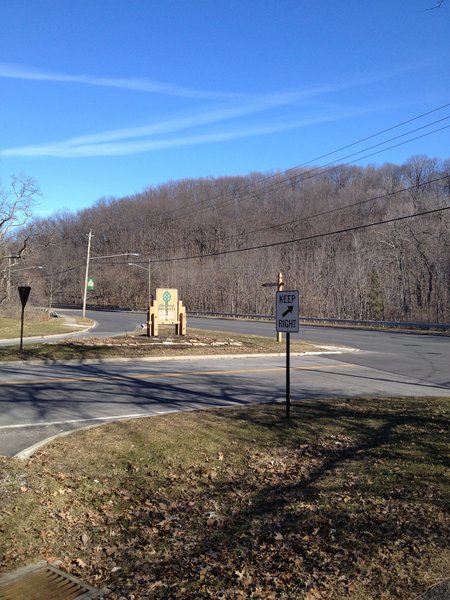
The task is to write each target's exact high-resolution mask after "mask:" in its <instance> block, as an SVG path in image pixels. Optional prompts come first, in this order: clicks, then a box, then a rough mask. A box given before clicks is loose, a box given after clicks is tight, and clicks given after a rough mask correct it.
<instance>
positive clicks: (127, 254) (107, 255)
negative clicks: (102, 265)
mask: <svg viewBox="0 0 450 600" xmlns="http://www.w3.org/2000/svg"><path fill="white" fill-rule="evenodd" d="M117 256H139V253H137V252H125V253H124V254H106V255H105V256H91V257H90V260H96V259H97V258H115V257H117Z"/></svg>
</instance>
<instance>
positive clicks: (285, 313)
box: [282, 305, 294, 317]
mask: <svg viewBox="0 0 450 600" xmlns="http://www.w3.org/2000/svg"><path fill="white" fill-rule="evenodd" d="M293 310H294V305H292V306H288V307H287V309H286V310H285V311H284V313H283V315H282V316H283V317H285V316H286V315H288V314H289V313H291V312H292V311H293Z"/></svg>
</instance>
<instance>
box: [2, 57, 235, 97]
mask: <svg viewBox="0 0 450 600" xmlns="http://www.w3.org/2000/svg"><path fill="white" fill-rule="evenodd" d="M0 77H3V78H8V79H28V80H32V81H53V82H60V83H79V84H84V85H92V86H101V87H112V88H121V89H126V90H133V91H136V92H150V93H152V94H164V95H166V96H177V97H182V98H199V99H202V98H203V99H204V98H211V99H214V98H216V99H220V98H233V97H237V96H238V94H233V93H230V94H228V93H224V92H215V91H208V90H195V89H191V88H186V87H182V86H176V85H171V84H168V83H162V82H159V81H154V80H152V79H147V78H141V77H126V78H125V77H124V78H122V77H118V78H113V77H98V76H95V75H68V74H65V73H53V72H51V71H43V70H39V69H34V68H31V67H27V66H23V65H15V64H9V63H0Z"/></svg>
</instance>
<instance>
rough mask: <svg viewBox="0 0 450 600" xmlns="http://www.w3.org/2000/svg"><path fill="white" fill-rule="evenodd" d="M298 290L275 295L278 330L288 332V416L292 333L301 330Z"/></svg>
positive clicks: (287, 409)
mask: <svg viewBox="0 0 450 600" xmlns="http://www.w3.org/2000/svg"><path fill="white" fill-rule="evenodd" d="M299 302H300V301H299V292H298V290H290V291H288V290H286V291H282V292H280V291H278V292H277V293H276V296H275V321H276V329H277V332H283V331H284V332H285V333H286V418H287V419H289V418H290V416H291V333H298V331H299V318H300V307H299Z"/></svg>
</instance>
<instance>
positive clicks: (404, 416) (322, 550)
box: [115, 400, 448, 598]
mask: <svg viewBox="0 0 450 600" xmlns="http://www.w3.org/2000/svg"><path fill="white" fill-rule="evenodd" d="M352 402H354V401H352ZM355 404H356V406H355V407H353V406H352V405H350V406H349V405H348V404H347V403H345V402H344V403H342V402H336V401H334V402H311V401H310V402H303V403H301V404H299V405H296V406H295V414H294V419H292V420H291V421H290V422H286V421H285V420H284V422H283V417H282V416H281V414H280V411H279V410H273V409H272V407H265V408H264V410H263V411H262V413H261V411H254V410H245V411H236V410H228V411H222V412H221V416H220V418H221V419H229V420H230V421H233V422H236V421H237V422H239V421H241V422H244V423H246V422H249V421H250V422H251V423H252V425H254V424H255V423H258V424H260V425H262V427H263V428H265V429H269V430H270V431H271V433H273V435H272V436H269V437H268V438H267V440H269V439H270V437H272V441H273V444H274V445H273V450H272V452H271V451H270V450H269V449H268V447H267V445H266V446H265V450H264V451H263V454H264V453H265V454H266V455H267V456H266V459H267V460H265V462H264V461H263V462H262V463H260V464H258V461H259V460H260V458H261V457H260V454H259V453H258V452H257V453H255V454H252V453H251V452H250V453H249V460H250V461H251V460H255V461H256V464H254V465H252V464H250V465H248V467H247V468H245V469H244V468H242V467H239V468H238V469H237V470H236V472H234V473H233V472H232V471H230V470H227V471H225V473H224V475H219V476H218V478H217V480H212V481H210V482H207V483H206V484H205V485H203V487H202V489H201V492H200V491H193V492H192V493H191V494H190V493H189V492H186V493H185V494H182V495H181V496H180V497H178V498H177V499H175V498H173V497H171V493H170V483H168V484H167V485H168V489H167V498H168V500H167V502H165V504H164V506H165V509H164V510H163V511H159V512H158V510H156V512H152V511H150V512H149V511H140V509H139V508H137V513H134V516H136V514H139V517H140V522H139V528H138V530H137V529H136V527H135V528H133V523H132V520H129V518H128V517H126V518H125V519H124V520H123V521H122V520H120V519H119V525H120V526H121V527H122V528H123V529H124V530H125V531H126V530H129V529H130V528H131V529H132V530H133V531H134V535H135V536H136V538H135V540H134V542H133V544H132V545H130V544H129V543H127V542H126V541H124V544H123V553H122V557H121V558H122V561H123V564H125V565H133V569H135V570H134V572H131V571H132V569H131V568H130V567H129V570H128V571H127V569H126V568H125V570H124V573H123V574H121V575H119V576H118V577H117V579H116V580H115V585H117V589H119V590H120V592H121V593H122V594H125V595H126V590H127V586H129V585H131V586H136V587H137V589H139V590H140V591H141V592H142V593H145V590H147V593H148V594H149V595H148V597H149V598H214V597H217V598H219V597H222V598H238V597H249V598H250V597H258V598H282V597H285V598H303V597H304V595H305V594H306V593H307V592H308V590H310V592H311V590H317V593H319V590H320V593H321V594H322V596H313V595H312V596H311V597H318V598H319V597H322V598H337V597H341V598H345V597H351V591H352V589H354V588H355V586H356V587H357V586H363V587H364V588H365V589H366V591H367V593H366V595H365V597H366V598H378V597H380V594H381V593H383V594H385V595H384V596H383V597H386V598H407V597H409V596H411V597H412V595H413V594H414V593H417V592H418V591H420V582H421V577H423V574H421V573H420V572H416V570H415V568H414V565H415V564H416V563H415V562H414V561H416V562H417V561H420V560H421V559H422V558H423V554H424V553H426V552H427V551H429V550H432V549H433V550H435V551H439V550H441V551H444V549H445V548H446V545H447V541H448V540H447V539H446V534H445V530H444V529H443V527H442V521H440V520H439V518H442V515H443V514H444V510H445V509H444V505H445V502H444V500H445V499H444V498H443V497H442V494H441V491H440V482H439V481H438V478H439V475H438V472H437V471H431V472H430V473H429V474H428V476H427V477H426V478H425V479H424V480H423V481H422V480H421V479H420V477H418V476H417V474H415V471H414V465H415V464H416V463H417V462H421V463H422V465H426V464H427V463H429V465H430V467H431V466H432V465H433V462H434V461H435V459H436V458H437V456H436V455H437V449H436V444H435V443H433V439H435V436H436V435H438V432H439V430H440V428H442V427H445V426H446V425H447V424H448V422H447V420H446V419H445V416H443V415H441V416H439V411H435V410H434V408H435V404H434V403H433V401H430V402H429V403H428V406H427V404H426V403H425V404H423V405H422V406H423V407H426V408H428V409H430V410H431V411H432V413H433V414H432V415H431V414H424V413H423V411H422V412H421V411H420V410H419V408H420V407H419V404H418V403H417V401H416V406H415V407H414V408H411V407H410V408H408V406H407V405H406V404H405V402H403V401H401V402H400V403H399V404H398V405H397V406H396V407H392V406H389V405H388V403H387V401H385V400H384V401H379V402H378V401H376V402H375V405H374V403H373V402H372V403H370V402H362V403H358V402H356V403H355ZM402 407H403V409H402ZM261 414H262V415H263V416H262V419H261ZM297 419H299V420H300V419H301V424H299V423H298V422H297V421H296V420H297ZM333 423H334V425H335V426H334V427H333V426H332V424H333ZM418 433H421V434H422V438H419V439H418V438H417V434H418ZM267 440H266V441H267ZM422 440H424V443H423V442H422ZM406 448H410V449H411V448H412V449H413V450H414V452H413V454H412V455H411V457H410V458H408V457H406V458H405V457H404V456H403V457H402V460H398V457H397V456H396V455H394V456H392V453H393V452H394V451H396V452H399V453H400V454H401V453H402V452H403V451H404V450H405V449H406ZM271 457H272V458H273V459H274V464H275V466H273V465H271V464H270V458H271ZM283 461H284V464H283ZM437 462H438V465H440V466H442V464H443V460H442V459H441V460H438V461H437ZM277 465H278V468H279V470H280V472H279V473H278V472H277ZM408 478H409V479H408ZM405 482H406V485H405ZM408 484H411V485H410V486H409V487H408ZM195 485H197V484H195ZM161 494H162V496H164V494H165V490H160V491H159V498H160V499H161V497H162V496H161ZM144 495H145V493H144ZM161 522H162V523H166V525H164V527H161ZM152 528H153V531H154V533H153V534H152V535H151V536H150V537H146V535H145V534H144V535H141V534H140V533H139V531H149V530H150V531H152ZM155 529H156V533H155ZM149 549H153V552H156V557H155V558H154V559H152V558H148V550H149ZM139 578H141V580H140V579H139ZM130 582H132V583H130ZM139 582H140V583H139ZM132 589H133V588H132V587H131V588H129V591H130V590H132ZM214 593H215V594H217V595H216V596H214ZM239 594H240V595H239ZM311 594H312V592H311ZM339 594H340V596H339ZM143 597H144V596H143Z"/></svg>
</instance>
